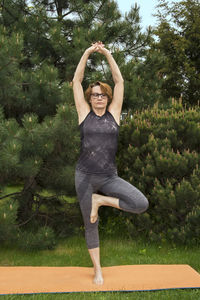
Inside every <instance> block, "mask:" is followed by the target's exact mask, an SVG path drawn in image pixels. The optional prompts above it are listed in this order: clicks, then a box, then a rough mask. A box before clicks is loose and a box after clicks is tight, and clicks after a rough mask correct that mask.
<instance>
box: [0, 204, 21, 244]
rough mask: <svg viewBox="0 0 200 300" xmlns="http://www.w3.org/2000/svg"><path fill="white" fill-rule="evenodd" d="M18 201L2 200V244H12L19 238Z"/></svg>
mask: <svg viewBox="0 0 200 300" xmlns="http://www.w3.org/2000/svg"><path fill="white" fill-rule="evenodd" d="M17 209H18V203H17V201H14V202H13V201H12V200H10V199H9V200H7V201H6V200H1V203H0V244H1V243H4V244H11V243H13V242H15V241H16V240H17V235H18V228H17V226H16V214H17Z"/></svg>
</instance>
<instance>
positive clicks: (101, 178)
mask: <svg viewBox="0 0 200 300" xmlns="http://www.w3.org/2000/svg"><path fill="white" fill-rule="evenodd" d="M75 186H76V192H77V196H78V200H79V204H80V208H81V212H82V215H83V221H84V225H85V238H86V243H87V247H88V249H92V248H96V247H99V233H98V223H99V220H97V221H96V222H95V223H91V222H90V213H91V208H92V194H93V193H98V192H99V193H102V194H103V195H106V196H111V197H115V198H118V199H119V207H120V209H122V210H124V211H128V212H132V213H136V214H140V213H142V212H144V211H145V210H147V208H148V206H149V203H148V200H147V199H146V197H145V196H144V195H143V194H142V193H141V192H140V191H139V190H138V189H137V188H136V187H134V186H133V185H131V184H130V183H128V182H127V181H125V180H123V179H122V178H120V177H118V175H117V174H113V175H104V174H99V175H96V174H86V173H83V172H81V171H80V170H76V174H75Z"/></svg>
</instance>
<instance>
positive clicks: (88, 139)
mask: <svg viewBox="0 0 200 300" xmlns="http://www.w3.org/2000/svg"><path fill="white" fill-rule="evenodd" d="M79 128H80V133H81V153H80V157H79V160H78V163H77V165H76V169H77V170H80V171H82V172H84V173H89V174H116V173H117V168H116V165H115V155H116V152H117V144H118V135H119V125H118V124H117V123H116V121H115V119H114V117H113V116H112V114H111V113H110V112H109V111H107V110H106V112H105V114H104V115H103V116H101V117H100V116H97V115H96V114H95V113H94V112H93V110H91V111H90V112H89V113H88V115H87V116H86V118H85V119H84V121H83V122H82V123H81V124H80V125H79Z"/></svg>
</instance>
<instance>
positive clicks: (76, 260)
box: [0, 235, 200, 300]
mask: <svg viewBox="0 0 200 300" xmlns="http://www.w3.org/2000/svg"><path fill="white" fill-rule="evenodd" d="M101 264H102V266H105V267H106V266H113V265H126V264H189V265H190V266H191V267H193V268H194V269H195V270H196V271H198V272H200V259H199V248H198V247H189V246H187V247H183V246H178V247H177V246H174V245H170V244H156V243H148V241H142V240H140V241H134V240H127V239H124V238H122V237H105V236H102V235H101ZM0 265H1V266H22V265H24V266H25V265H32V266H85V267H90V266H92V264H91V261H90V258H89V254H88V251H87V249H86V245H85V240H84V237H83V236H77V237H71V238H69V239H66V240H62V241H60V242H59V243H58V245H57V247H56V249H54V250H45V251H34V252H27V251H21V250H18V249H15V248H7V247H2V246H1V247H0ZM0 299H5V300H8V299H9V300H10V299H13V300H14V299H19V300H21V299H27V300H29V299H30V300H32V299H34V300H36V299H37V300H43V299H44V300H49V299H55V300H58V299H59V300H60V299H76V300H78V299H81V300H82V299H98V300H100V299H102V300H103V299H109V300H110V299H111V300H112V299H136V300H137V299H159V300H160V299H169V300H173V299H181V300H182V299H187V300H188V299H192V300H194V299H200V289H186V290H180V289H175V290H166V291H152V292H104V293H100V292H99V293H71V294H37V295H8V296H1V298H0Z"/></svg>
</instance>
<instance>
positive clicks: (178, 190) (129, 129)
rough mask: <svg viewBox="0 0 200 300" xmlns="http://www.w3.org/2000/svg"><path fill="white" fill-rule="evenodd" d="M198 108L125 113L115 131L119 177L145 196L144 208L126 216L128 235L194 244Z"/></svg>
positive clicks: (199, 195)
mask: <svg viewBox="0 0 200 300" xmlns="http://www.w3.org/2000/svg"><path fill="white" fill-rule="evenodd" d="M199 145H200V108H199V106H196V107H193V108H190V109H188V110H186V109H185V108H184V107H183V105H182V103H181V102H180V101H179V102H177V101H173V102H172V105H171V107H170V108H168V109H167V110H166V109H163V108H162V107H159V106H158V105H155V106H154V107H153V108H152V109H146V110H143V111H141V112H136V113H134V114H133V116H132V115H131V114H129V116H128V117H127V118H126V119H125V120H124V122H123V124H122V126H121V130H120V140H119V151H118V156H117V163H118V171H119V175H120V176H122V177H123V178H124V179H125V180H127V181H129V182H130V183H132V184H133V185H135V186H136V187H137V188H139V189H140V190H141V191H142V192H143V193H144V194H145V195H146V196H147V198H148V199H149V202H150V207H149V210H148V211H147V212H146V213H145V214H142V215H138V216H135V215H134V216H133V215H130V216H129V217H128V218H129V220H131V222H132V224H134V229H133V230H132V235H137V232H138V233H140V234H141V232H143V233H145V234H146V236H148V237H149V238H150V239H152V240H165V239H169V240H171V241H180V242H184V243H191V242H194V243H198V242H200V234H199V224H198V223H199V220H200V218H199V217H200V211H199V207H200V168H199V166H200V151H199V150H200V146H199Z"/></svg>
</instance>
